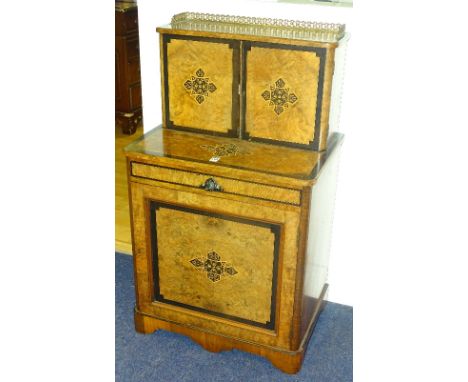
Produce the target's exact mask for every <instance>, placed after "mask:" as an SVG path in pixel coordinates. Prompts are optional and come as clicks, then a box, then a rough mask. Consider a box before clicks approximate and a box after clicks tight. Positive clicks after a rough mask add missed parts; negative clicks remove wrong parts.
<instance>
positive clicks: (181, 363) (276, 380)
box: [115, 253, 353, 382]
mask: <svg viewBox="0 0 468 382" xmlns="http://www.w3.org/2000/svg"><path fill="white" fill-rule="evenodd" d="M115 284H116V285H115V299H116V301H115V304H116V306H115V373H116V381H117V382H146V381H162V382H198V381H200V382H211V381H223V382H228V381H233V382H234V381H235V382H238V381H242V382H248V381H260V382H262V381H264V382H282V381H290V382H292V381H294V382H299V381H309V382H347V381H352V380H353V377H352V371H353V365H352V361H353V337H352V331H353V308H352V307H350V306H345V305H339V304H334V303H328V304H327V305H326V307H325V309H324V310H323V312H322V314H321V315H320V318H319V320H318V322H317V326H316V327H315V331H314V334H313V335H312V338H311V340H310V342H309V347H308V350H307V352H306V356H305V360H304V364H303V366H302V369H301V371H300V372H299V373H298V374H295V375H288V374H284V373H282V372H280V371H279V370H278V369H276V368H275V367H274V366H273V365H271V363H270V362H269V361H268V360H266V359H264V358H262V357H260V356H256V355H252V354H249V353H245V352H242V351H238V350H233V351H224V352H220V353H210V352H208V351H206V350H204V349H203V348H202V347H200V346H199V345H198V344H196V343H194V342H193V341H192V340H191V339H189V338H188V337H185V336H182V335H179V334H174V333H169V332H166V331H162V330H159V331H157V332H155V333H153V334H149V335H143V334H138V333H137V332H135V329H134V325H133V306H134V304H135V288H134V284H133V262H132V258H131V257H130V256H127V255H122V254H118V253H117V254H116V257H115Z"/></svg>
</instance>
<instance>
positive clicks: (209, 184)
mask: <svg viewBox="0 0 468 382" xmlns="http://www.w3.org/2000/svg"><path fill="white" fill-rule="evenodd" d="M200 188H203V189H204V190H205V191H223V189H222V188H221V186H220V185H219V184H218V183H216V180H214V179H213V178H208V179H207V180H205V183H203V184H202V185H201V186H200Z"/></svg>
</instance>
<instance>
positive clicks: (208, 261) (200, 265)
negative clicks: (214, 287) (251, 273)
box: [190, 251, 237, 283]
mask: <svg viewBox="0 0 468 382" xmlns="http://www.w3.org/2000/svg"><path fill="white" fill-rule="evenodd" d="M190 262H191V263H192V265H193V266H194V267H195V268H197V269H198V270H200V271H204V272H206V276H207V277H208V279H209V280H211V281H212V282H214V283H215V282H217V281H219V280H221V277H222V276H223V277H224V276H226V275H227V276H234V275H235V274H236V273H237V271H236V270H235V269H234V267H233V266H232V265H231V264H228V263H227V262H226V261H221V257H220V256H219V255H218V254H217V253H216V252H215V251H211V252H209V253H208V255H207V257H206V258H202V257H197V258H194V259H192V260H190Z"/></svg>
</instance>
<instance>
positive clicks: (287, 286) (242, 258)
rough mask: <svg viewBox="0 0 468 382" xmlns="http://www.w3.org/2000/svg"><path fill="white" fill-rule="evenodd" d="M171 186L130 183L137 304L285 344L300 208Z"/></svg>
mask: <svg viewBox="0 0 468 382" xmlns="http://www.w3.org/2000/svg"><path fill="white" fill-rule="evenodd" d="M174 187H175V188H174V189H173V188H172V187H171V188H163V187H153V186H147V185H143V184H136V183H132V185H131V200H132V213H133V218H132V221H133V235H134V236H133V243H134V256H135V272H136V274H137V278H136V279H137V280H138V282H137V285H136V288H137V307H138V309H139V310H140V311H142V312H143V313H145V314H149V315H153V316H156V317H159V318H162V319H165V320H169V321H175V322H180V323H182V324H185V325H191V326H195V327H199V328H202V329H205V330H211V331H214V332H218V333H220V334H223V335H229V336H234V337H238V338H244V339H248V340H255V341H258V342H261V343H265V344H269V345H272V346H273V345H275V346H286V347H288V346H289V344H290V331H291V326H290V323H291V319H292V315H293V292H294V288H293V286H294V285H295V274H294V269H295V265H296V262H297V240H298V238H297V229H298V225H299V213H298V210H295V209H294V208H292V207H291V206H277V207H276V208H274V207H267V206H264V205H257V204H248V203H244V202H240V201H234V200H227V199H224V198H220V197H213V196H209V195H207V194H205V193H204V192H196V193H193V192H188V191H184V190H183V188H182V187H180V186H174Z"/></svg>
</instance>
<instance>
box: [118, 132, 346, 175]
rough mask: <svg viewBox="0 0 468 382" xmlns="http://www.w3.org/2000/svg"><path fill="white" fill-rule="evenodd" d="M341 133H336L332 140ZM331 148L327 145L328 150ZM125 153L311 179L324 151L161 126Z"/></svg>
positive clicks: (130, 146) (140, 139)
mask: <svg viewBox="0 0 468 382" xmlns="http://www.w3.org/2000/svg"><path fill="white" fill-rule="evenodd" d="M341 138H342V136H341V135H340V134H336V137H335V140H336V141H341ZM332 150H333V148H332V147H331V146H330V149H329V150H328V153H329V152H331V151H332ZM125 151H126V153H127V156H128V157H130V158H132V157H133V158H135V157H138V156H140V155H144V156H150V157H153V158H158V157H159V158H173V159H178V160H184V161H189V162H192V163H193V162H196V163H197V162H198V163H203V164H208V165H213V166H221V167H227V168H235V169H241V170H247V171H252V172H259V173H266V174H271V175H277V176H282V177H289V178H296V179H303V180H311V179H314V178H315V177H316V176H317V171H318V168H319V165H321V164H323V161H324V159H325V157H326V156H327V153H319V152H316V151H309V150H301V149H295V148H289V147H281V146H274V145H268V144H263V143H256V142H249V141H245V140H241V139H237V138H223V137H217V136H210V135H203V134H194V133H188V132H181V131H176V130H170V129H163V128H161V127H160V126H159V127H156V128H155V129H153V130H151V131H149V132H148V133H146V134H145V135H143V136H142V137H140V138H138V139H137V140H135V141H134V142H132V143H131V144H130V145H128V146H127V147H126V148H125Z"/></svg>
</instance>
